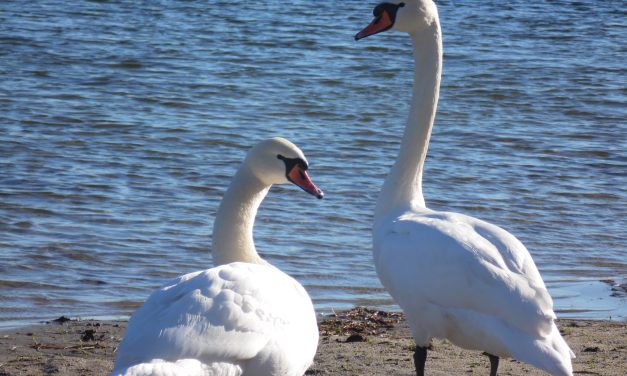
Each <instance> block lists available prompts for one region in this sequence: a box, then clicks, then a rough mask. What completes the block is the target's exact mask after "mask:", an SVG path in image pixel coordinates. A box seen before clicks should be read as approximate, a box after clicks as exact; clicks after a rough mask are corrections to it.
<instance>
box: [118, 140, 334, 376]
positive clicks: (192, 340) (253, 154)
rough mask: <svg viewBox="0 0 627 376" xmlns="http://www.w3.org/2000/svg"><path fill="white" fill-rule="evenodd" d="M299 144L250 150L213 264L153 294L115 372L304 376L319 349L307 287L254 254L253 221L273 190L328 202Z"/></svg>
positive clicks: (228, 197)
mask: <svg viewBox="0 0 627 376" xmlns="http://www.w3.org/2000/svg"><path fill="white" fill-rule="evenodd" d="M307 166H308V165H307V160H306V159H305V156H304V155H303V153H302V151H300V150H299V149H298V148H297V147H296V146H295V145H294V144H292V143H291V142H289V141H287V140H285V139H282V138H273V139H270V140H266V141H263V142H261V143H259V144H258V145H256V146H255V147H254V148H253V149H251V150H250V152H249V153H248V155H247V156H246V159H245V161H244V163H243V164H242V166H241V167H240V168H239V170H238V171H237V173H236V174H235V177H234V178H233V181H232V182H231V185H230V186H229V188H228V190H227V192H226V194H225V195H224V198H223V200H222V203H221V204H220V208H219V210H218V213H217V215H216V220H215V224H214V228H213V250H212V252H213V261H214V264H215V265H216V267H214V268H212V269H208V270H203V271H198V272H195V273H190V274H186V275H184V276H182V277H179V278H176V279H174V280H172V281H170V282H169V283H166V284H165V285H164V286H163V287H162V288H161V289H159V290H157V291H155V292H154V293H153V294H152V295H151V296H150V297H149V298H148V300H147V301H146V302H145V303H144V305H143V306H142V307H141V308H139V309H138V310H137V311H136V312H135V313H134V314H133V316H132V317H131V319H130V321H129V324H128V328H127V329H126V333H125V335H124V339H123V340H122V343H121V344H120V346H119V348H118V352H117V356H116V359H115V369H114V371H113V373H112V374H111V375H116V376H117V375H125V376H140V375H141V376H148V375H153V376H161V375H162V376H165V375H168V376H173V375H180V376H194V375H196V376H201V375H202V376H209V375H211V376H227V375H228V376H238V375H268V376H270V375H273V376H274V375H277V376H278V375H281V376H289V375H293V376H296V375H303V374H304V373H305V371H306V370H307V368H309V366H310V365H311V363H312V362H313V358H314V355H315V352H316V348H317V346H318V326H317V323H316V315H315V312H314V308H313V305H312V302H311V299H310V298H309V295H307V292H306V291H305V289H304V288H303V287H302V286H301V285H300V284H299V283H298V282H297V281H296V280H294V279H293V278H291V277H290V276H288V275H287V274H285V273H283V272H281V271H280V270H279V269H277V268H275V267H274V266H272V265H270V264H269V263H267V262H266V261H264V260H263V259H262V258H261V257H259V255H258V254H257V251H256V250H255V245H254V243H253V224H254V220H255V215H256V213H257V209H258V207H259V205H260V204H261V201H262V200H263V198H264V197H265V196H266V194H267V193H268V190H269V189H270V186H271V185H272V184H283V183H287V182H288V181H290V182H292V183H294V184H296V185H298V186H299V187H301V188H303V189H304V190H305V191H306V192H308V193H310V194H312V195H314V196H316V197H318V198H322V195H323V194H322V191H320V190H319V189H318V188H317V187H316V186H315V185H314V184H313V183H312V182H311V180H310V179H309V177H308V175H307V172H306V170H307Z"/></svg>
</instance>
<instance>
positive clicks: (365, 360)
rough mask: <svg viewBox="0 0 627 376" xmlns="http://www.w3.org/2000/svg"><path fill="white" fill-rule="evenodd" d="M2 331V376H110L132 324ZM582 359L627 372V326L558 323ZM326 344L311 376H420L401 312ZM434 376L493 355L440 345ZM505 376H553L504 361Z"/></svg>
mask: <svg viewBox="0 0 627 376" xmlns="http://www.w3.org/2000/svg"><path fill="white" fill-rule="evenodd" d="M60 321H63V322H50V323H48V324H44V325H39V326H33V327H26V328H20V329H16V330H7V331H3V332H0V376H17V375H20V376H22V375H23V376H31V375H63V376H65V375H67V376H76V375H85V376H89V375H106V374H107V373H108V372H109V371H111V369H112V368H113V358H114V356H115V351H116V348H117V345H118V343H119V341H120V338H121V337H122V335H123V334H124V329H125V327H126V322H123V321H96V320H70V321H65V320H60ZM558 326H559V328H560V330H561V332H562V334H563V335H564V337H565V339H566V341H567V342H568V343H569V345H570V346H571V348H572V349H573V351H574V352H575V354H576V355H577V358H576V359H574V360H573V367H574V371H575V375H616V376H619V375H620V376H623V375H625V374H627V322H613V321H596V320H559V321H558ZM319 327H320V345H319V347H318V353H317V355H316V359H315V363H314V365H313V366H312V367H311V368H310V369H309V371H307V374H308V375H373V376H378V375H381V376H383V375H385V376H391V375H406V376H413V375H415V372H414V368H413V360H412V349H413V346H414V343H413V341H412V339H411V337H410V335H409V330H408V328H407V324H406V323H405V321H404V319H403V317H402V315H401V314H399V313H390V312H382V311H375V310H369V309H364V308H356V309H353V310H350V311H346V312H338V313H337V314H336V315H334V316H328V317H325V318H324V319H323V320H322V321H321V322H320V325H319ZM426 373H427V375H463V374H466V375H488V374H489V361H488V358H487V357H486V356H484V355H482V354H481V353H480V352H476V351H467V350H462V349H460V348H458V347H455V346H453V345H451V344H450V343H448V342H446V341H435V342H434V343H433V348H432V350H431V351H430V352H429V355H428V359H427V371H426ZM499 375H520V376H523V375H524V376H530V375H546V373H544V372H541V371H539V370H537V369H535V368H533V367H531V366H529V365H526V364H523V363H520V362H517V361H514V360H511V359H504V360H501V363H500V367H499Z"/></svg>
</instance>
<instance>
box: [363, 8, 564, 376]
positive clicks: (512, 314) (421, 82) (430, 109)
mask: <svg viewBox="0 0 627 376" xmlns="http://www.w3.org/2000/svg"><path fill="white" fill-rule="evenodd" d="M373 14H374V20H373V21H372V22H371V23H370V24H369V25H368V26H367V27H365V28H364V29H363V30H361V31H360V32H359V33H357V34H356V35H355V39H356V40H359V39H361V38H365V37H367V36H370V35H373V34H377V33H379V32H382V31H385V30H388V29H394V30H397V31H402V32H406V33H408V34H409V36H410V37H411V40H412V43H413V50H414V59H415V68H414V69H415V73H414V87H413V94H412V102H411V107H410V114H409V118H408V121H407V125H406V127H405V132H404V135H403V140H402V143H401V147H400V152H399V155H398V158H397V159H396V162H395V163H394V165H393V166H392V167H391V169H390V171H389V174H388V176H387V178H386V180H385V183H384V184H383V188H382V190H381V192H380V194H379V197H378V199H377V203H376V207H375V215H374V224H373V229H372V231H373V258H374V263H375V267H376V271H377V275H378V277H379V279H380V280H381V283H382V284H383V286H384V287H385V288H386V289H387V291H388V292H389V293H390V295H392V297H393V298H394V300H395V301H396V302H397V303H398V305H399V306H400V307H401V308H402V309H403V311H404V312H405V315H406V317H407V321H408V324H409V326H410V329H411V332H412V336H413V338H414V340H415V341H416V345H417V346H416V350H415V353H414V363H415V366H416V373H417V375H419V376H420V375H424V367H425V362H426V358H427V347H428V346H429V344H430V342H431V340H432V339H433V338H441V339H448V340H449V341H450V342H452V343H454V344H456V345H457V346H460V347H463V348H467V349H475V350H481V351H484V352H486V353H487V354H488V356H489V359H490V368H491V370H490V375H492V376H494V375H496V373H497V369H498V362H499V357H513V358H515V359H518V360H519V361H522V362H525V363H529V364H531V365H533V366H535V367H538V368H540V369H543V370H545V371H547V372H549V373H551V374H553V375H572V365H571V357H574V354H573V352H572V351H571V350H570V348H569V347H568V345H567V344H566V342H565V341H564V339H563V338H562V336H561V335H560V333H559V331H558V329H557V326H556V325H555V318H556V316H555V313H554V312H553V301H552V299H551V297H550V295H549V293H548V291H547V289H546V287H545V285H544V282H543V281H542V278H541V276H540V273H539V272H538V269H537V267H536V265H535V264H534V262H533V260H532V258H531V255H530V254H529V252H528V251H527V249H526V248H525V246H524V245H523V244H522V243H521V242H520V241H519V240H518V239H516V238H515V237H514V236H513V235H512V234H510V233H509V232H507V231H505V230H503V229H502V228H500V227H498V226H495V225H493V224H491V223H488V222H485V221H482V220H480V219H476V218H473V217H470V216H467V215H463V214H459V213H452V212H439V211H435V210H431V209H429V208H427V207H426V206H425V201H424V197H423V194H422V172H423V165H424V161H425V156H426V154H427V147H428V145H429V138H430V135H431V128H432V125H433V120H434V117H435V112H436V107H437V102H438V96H439V90H440V77H441V72H442V36H441V31H440V23H439V16H438V11H437V7H436V5H435V3H434V2H433V1H431V0H403V1H402V2H386V3H381V4H379V5H377V6H376V7H375V8H374V10H373Z"/></svg>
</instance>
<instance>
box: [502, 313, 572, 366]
mask: <svg viewBox="0 0 627 376" xmlns="http://www.w3.org/2000/svg"><path fill="white" fill-rule="evenodd" d="M529 340H530V342H531V343H529V344H527V345H526V346H525V345H523V346H521V343H520V341H518V343H516V344H513V346H512V347H511V348H512V350H513V351H512V356H513V357H514V358H516V359H518V360H520V361H522V362H525V363H529V364H531V365H533V366H535V367H537V368H540V369H543V370H545V371H547V372H548V373H550V374H551V375H553V376H572V375H573V365H572V362H571V359H572V358H575V353H573V351H572V350H571V349H570V347H569V346H568V344H567V343H566V341H564V338H562V336H561V335H560V332H559V330H558V329H557V326H556V325H555V323H553V327H552V330H551V332H550V334H549V335H548V336H546V337H543V338H535V339H531V338H530V339H529Z"/></svg>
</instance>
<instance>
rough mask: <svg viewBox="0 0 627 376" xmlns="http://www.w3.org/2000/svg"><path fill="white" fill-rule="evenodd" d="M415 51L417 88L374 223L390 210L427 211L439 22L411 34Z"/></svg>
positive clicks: (438, 67) (438, 65)
mask: <svg viewBox="0 0 627 376" xmlns="http://www.w3.org/2000/svg"><path fill="white" fill-rule="evenodd" d="M410 36H411V39H412V42H413V48H414V60H415V65H414V88H413V94H412V101H411V107H410V111H409V117H408V119H407V125H406V126H405V132H404V135H403V141H402V143H401V149H400V152H399V155H398V158H397V159H396V162H395V163H394V165H393V166H392V168H391V169H390V172H389V173H388V176H387V178H386V179H385V183H384V184H383V188H382V189H381V193H380V194H379V199H378V200H377V206H376V209H375V223H376V221H377V219H378V218H381V217H383V216H385V215H386V214H387V213H388V212H390V211H391V210H396V209H401V208H407V209H409V208H411V209H419V208H425V200H424V197H423V195H422V171H423V166H424V162H425V158H426V156H427V149H428V147H429V138H430V137H431V128H432V126H433V120H434V118H435V112H436V108H437V104H438V97H439V93H440V77H441V75H442V38H441V31H440V24H439V22H438V20H437V18H436V19H435V21H434V22H433V23H432V25H431V26H429V28H428V29H426V30H422V31H421V32H420V33H415V34H410Z"/></svg>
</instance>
